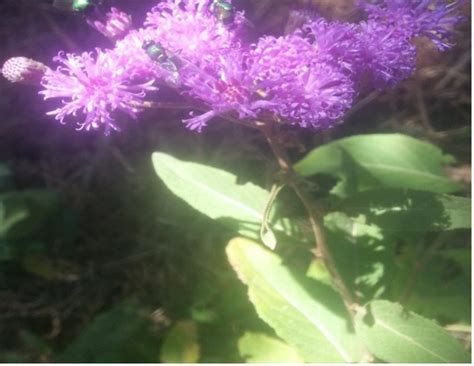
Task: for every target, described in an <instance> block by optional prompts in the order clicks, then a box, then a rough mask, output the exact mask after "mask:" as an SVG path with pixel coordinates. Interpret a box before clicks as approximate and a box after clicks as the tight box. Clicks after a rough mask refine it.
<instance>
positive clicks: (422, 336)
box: [355, 300, 470, 363]
mask: <svg viewBox="0 0 474 366" xmlns="http://www.w3.org/2000/svg"><path fill="white" fill-rule="evenodd" d="M364 309H365V314H364V311H360V312H359V313H358V314H357V315H356V317H355V324H356V331H357V334H358V335H359V336H360V337H361V338H362V340H363V341H364V343H365V345H366V346H367V348H368V349H369V351H370V352H371V353H372V354H374V355H375V356H376V357H378V358H380V359H382V360H384V361H387V362H396V363H440V362H442V363H444V362H446V363H459V362H466V363H467V362H470V356H469V354H468V353H467V351H466V350H465V349H464V348H463V347H462V345H461V344H460V343H459V342H458V341H457V340H456V339H454V338H453V337H452V336H451V335H449V334H448V333H447V332H446V331H445V330H444V329H443V328H441V327H440V326H439V325H437V324H436V323H434V322H433V321H431V320H428V319H425V318H423V317H421V316H419V315H417V314H415V313H412V312H410V311H407V310H405V309H403V308H402V306H400V305H399V304H396V303H392V302H389V301H385V300H376V301H372V302H370V303H369V304H367V305H366V306H365V308H364Z"/></svg>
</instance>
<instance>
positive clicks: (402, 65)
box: [354, 20, 416, 90]
mask: <svg viewBox="0 0 474 366" xmlns="http://www.w3.org/2000/svg"><path fill="white" fill-rule="evenodd" d="M356 44H357V45H358V47H359V56H358V63H357V64H356V69H355V73H354V74H355V76H356V80H357V82H359V83H360V82H361V81H366V82H369V83H370V85H371V86H373V87H374V88H375V89H379V90H381V89H384V88H387V87H388V88H390V87H393V86H395V85H396V84H398V83H399V82H400V81H402V80H404V79H406V78H408V77H409V76H410V75H411V74H412V73H413V71H414V70H415V66H416V47H415V46H414V45H413V44H412V43H411V42H410V40H409V39H407V37H406V36H405V35H404V33H400V32H399V31H398V27H395V26H393V25H389V24H385V23H381V22H378V21H375V20H368V21H366V22H361V23H360V24H359V34H358V38H357V40H356ZM357 78H358V79H357Z"/></svg>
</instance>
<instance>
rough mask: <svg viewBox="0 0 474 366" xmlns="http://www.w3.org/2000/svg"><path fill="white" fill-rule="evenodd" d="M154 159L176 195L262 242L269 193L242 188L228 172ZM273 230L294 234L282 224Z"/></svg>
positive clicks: (155, 156) (160, 155)
mask: <svg viewBox="0 0 474 366" xmlns="http://www.w3.org/2000/svg"><path fill="white" fill-rule="evenodd" d="M152 159H153V165H154V167H155V171H156V173H157V174H158V176H159V177H160V178H161V179H162V180H163V182H164V183H165V184H166V186H167V187H168V188H169V189H170V190H171V191H172V192H173V193H174V194H175V195H177V196H178V197H180V198H181V199H183V200H185V201H186V202H187V203H188V204H189V205H190V206H192V207H193V208H195V209H196V210H198V211H200V212H201V213H203V214H204V215H206V216H209V217H210V218H212V219H222V220H223V221H224V222H225V223H227V224H230V225H232V226H234V227H235V225H237V230H238V232H239V234H241V235H244V236H249V237H252V238H255V239H258V238H259V234H258V233H259V230H260V223H261V221H262V219H263V211H264V208H265V205H266V203H267V200H268V198H269V192H268V191H266V190H264V189H263V188H260V187H258V186H256V185H254V184H252V183H246V184H238V183H237V177H236V176H235V175H234V174H231V173H228V172H226V171H223V170H220V169H216V168H213V167H209V166H206V165H202V164H198V163H193V162H186V161H181V160H178V159H176V158H174V157H172V156H170V155H167V154H164V153H158V152H156V153H153V156H152ZM272 229H274V230H277V231H280V232H285V231H286V232H288V231H289V230H293V229H292V228H290V227H289V226H286V223H285V222H284V221H282V220H280V221H279V222H276V223H274V224H273V225H272Z"/></svg>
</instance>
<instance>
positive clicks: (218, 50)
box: [2, 0, 469, 362]
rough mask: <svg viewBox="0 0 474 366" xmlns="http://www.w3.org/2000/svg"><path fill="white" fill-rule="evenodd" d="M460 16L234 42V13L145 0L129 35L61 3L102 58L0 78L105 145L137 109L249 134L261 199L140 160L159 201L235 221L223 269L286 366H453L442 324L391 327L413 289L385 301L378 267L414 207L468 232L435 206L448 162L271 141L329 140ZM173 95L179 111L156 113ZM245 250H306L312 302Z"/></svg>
mask: <svg viewBox="0 0 474 366" xmlns="http://www.w3.org/2000/svg"><path fill="white" fill-rule="evenodd" d="M464 3H465V1H462V0H453V1H450V2H446V1H443V0H376V1H362V0H361V1H357V4H356V10H357V12H358V14H359V16H358V19H357V21H351V22H349V21H340V20H328V19H325V18H324V17H322V16H320V15H319V14H317V13H316V12H314V11H311V10H310V9H306V8H301V9H293V10H292V11H291V13H290V14H291V18H292V19H291V22H289V24H290V23H291V24H292V26H291V27H288V28H287V29H286V30H285V32H284V34H280V35H274V34H273V35H261V36H260V37H256V38H255V39H253V40H252V41H247V40H246V39H247V38H248V37H245V36H244V35H245V33H246V32H247V31H248V30H249V28H250V29H251V28H252V27H254V25H252V23H251V22H250V21H249V20H247V19H246V15H245V13H244V12H243V11H240V10H238V9H237V7H236V5H235V4H233V3H232V1H231V0H162V1H157V4H156V5H155V6H154V7H153V8H151V9H150V10H149V12H148V13H147V15H146V19H145V21H144V23H143V25H142V27H139V28H135V29H134V28H133V22H132V19H131V17H130V16H129V15H127V14H126V13H124V12H122V11H121V10H119V9H117V8H113V7H112V8H110V9H108V8H106V7H105V4H106V1H93V0H85V1H78V0H71V2H67V4H70V5H71V4H72V5H71V6H72V9H73V10H74V11H78V10H79V11H81V12H84V16H85V18H86V20H87V23H88V24H89V25H90V26H92V27H93V28H95V29H96V30H97V31H98V32H100V33H102V34H103V35H104V36H105V37H107V38H108V39H109V40H110V41H111V42H112V44H111V46H110V47H109V48H107V49H105V48H104V49H101V48H96V49H95V51H92V52H83V53H81V54H72V53H65V52H63V51H60V52H59V53H58V55H57V56H56V57H54V59H53V62H55V63H56V67H53V66H47V65H44V64H42V63H40V62H37V61H34V60H31V59H28V58H25V57H15V58H12V59H9V60H7V61H6V62H5V64H4V65H3V68H2V74H3V76H4V77H5V78H6V79H8V80H9V81H12V82H18V83H26V84H33V85H36V86H39V87H40V88H41V90H40V91H39V94H40V95H41V96H43V98H44V99H50V100H53V101H54V102H55V103H57V104H56V108H54V109H53V110H51V111H49V112H48V113H47V114H48V115H49V116H52V117H54V119H56V120H58V121H59V122H60V123H61V124H65V123H68V122H69V121H75V123H76V124H77V130H78V131H88V132H91V131H96V130H97V131H100V132H103V133H105V134H106V135H109V134H111V133H114V132H118V131H120V130H121V128H120V127H121V126H120V123H119V122H118V121H121V120H122V118H121V117H120V116H121V115H123V116H125V119H138V116H139V115H140V113H142V112H143V111H144V110H146V109H160V108H170V107H171V108H175V107H176V108H180V109H183V108H184V109H186V110H187V112H188V115H186V117H185V118H183V120H182V122H183V123H184V125H185V127H186V128H188V129H189V130H191V131H195V132H199V133H201V132H203V131H206V129H205V128H206V126H208V125H210V124H211V123H224V122H225V123H227V122H228V123H236V124H239V125H244V126H245V127H249V128H253V129H256V130H258V131H259V132H261V133H262V134H263V136H264V137H265V139H266V141H267V142H268V143H269V146H270V148H271V150H272V152H273V154H274V156H275V158H276V161H277V163H278V167H279V170H280V171H279V174H278V175H277V177H276V179H275V183H273V186H272V187H271V189H270V190H269V191H266V190H263V189H262V188H260V187H257V186H254V185H252V184H246V185H239V184H236V183H235V181H236V177H235V176H234V175H232V174H230V173H227V172H224V171H221V170H218V169H215V168H211V167H207V166H203V165H200V164H195V163H189V162H183V161H180V160H178V159H176V158H174V157H171V156H169V155H166V154H163V153H155V154H154V155H153V163H154V167H155V170H156V172H157V174H158V175H159V176H160V178H161V179H162V180H163V181H164V183H165V184H166V185H167V186H168V187H169V188H170V189H171V191H173V192H174V193H175V194H176V195H178V196H180V197H181V198H183V199H184V200H186V201H187V202H188V203H189V204H190V205H191V206H192V207H194V208H195V209H197V210H198V211H200V212H201V213H204V214H205V215H207V216H209V217H211V218H212V219H228V220H230V221H232V223H233V224H235V225H234V229H235V227H237V231H238V233H239V234H240V235H242V236H244V237H245V238H238V239H234V240H232V241H231V242H230V244H229V245H228V247H227V249H226V250H227V255H228V258H229V261H230V263H231V265H232V267H233V268H234V269H235V271H236V272H237V273H238V275H239V279H241V280H242V281H243V282H244V283H245V284H246V285H247V286H248V291H249V298H250V301H251V302H252V303H253V305H254V306H255V308H256V309H257V312H258V315H259V316H260V317H261V318H262V319H263V320H264V321H265V322H267V323H268V324H269V325H270V326H271V327H272V328H273V329H274V330H275V331H276V334H277V335H278V336H279V337H280V338H282V339H283V340H284V341H285V342H286V343H287V344H288V345H286V344H285V345H284V346H285V347H288V348H285V350H286V351H287V352H289V353H291V354H292V355H296V356H295V358H294V359H293V360H292V361H294V360H295V359H296V360H299V361H301V360H304V361H307V362H361V361H374V360H383V361H387V362H418V361H419V362H440V361H443V362H465V360H466V359H467V358H468V356H466V352H465V350H464V349H463V348H462V346H460V345H459V344H458V343H457V342H456V340H454V339H453V338H452V337H450V336H449V335H448V334H446V333H445V332H444V330H443V329H441V327H440V326H439V325H437V324H435V323H434V322H431V321H430V320H427V319H425V318H423V317H421V316H418V315H416V314H412V313H410V314H409V316H408V318H404V317H403V316H402V315H401V314H402V313H401V312H402V307H401V306H400V305H399V304H396V303H395V300H400V302H404V300H406V299H405V297H408V295H409V293H410V291H412V289H411V287H410V286H411V285H410V286H408V287H407V288H408V289H407V290H405V291H402V293H401V294H400V293H399V292H396V291H395V290H393V291H394V293H396V294H397V296H395V295H393V294H392V293H390V291H389V287H390V286H389V285H385V283H383V281H387V282H389V280H388V279H387V278H388V275H387V273H388V272H389V268H390V263H387V261H386V258H382V257H383V256H384V255H385V254H386V253H388V252H390V250H392V251H393V253H395V244H394V243H395V242H396V240H398V239H400V238H399V237H398V236H397V235H395V234H393V232H395V231H397V230H402V229H400V227H401V226H402V225H400V223H399V222H398V221H397V220H393V217H395V216H396V215H402V216H401V217H402V219H400V220H401V221H403V223H404V224H406V225H408V226H410V219H411V218H412V216H410V215H411V214H412V212H413V210H414V211H415V212H421V216H423V215H428V216H429V214H432V212H430V213H427V211H429V209H428V210H427V209H426V207H425V206H424V203H426V202H429V203H431V204H432V205H433V206H435V207H436V208H437V209H439V211H440V213H439V215H438V216H436V214H437V213H438V212H436V213H434V214H433V215H434V218H432V219H433V220H432V221H433V222H430V223H422V225H423V224H425V227H424V230H426V231H427V232H428V231H433V230H451V229H459V228H467V227H468V226H469V225H468V224H466V222H465V221H464V220H463V219H460V217H461V216H462V214H461V213H459V212H461V211H463V210H464V211H465V208H466V206H467V205H468V203H467V202H466V201H465V200H464V199H461V198H460V197H455V196H449V195H448V193H452V192H455V191H457V190H459V186H458V185H457V184H455V183H453V182H452V181H450V180H449V179H447V178H446V177H445V176H444V174H443V172H442V168H441V167H442V164H444V163H445V162H446V156H444V155H443V154H442V153H441V151H440V150H439V149H437V148H436V147H434V146H432V145H430V144H428V143H425V142H421V141H418V140H415V139H412V138H410V137H407V136H405V137H404V136H402V135H372V136H355V137H351V138H347V139H342V140H340V141H337V142H334V143H329V144H326V145H323V146H321V147H318V148H316V149H314V150H313V151H311V152H310V153H309V154H308V155H306V156H305V157H304V158H303V159H302V160H300V161H299V162H298V163H296V164H293V163H292V162H291V160H290V158H289V156H288V154H287V152H286V149H285V147H286V146H285V144H284V138H285V137H286V136H285V134H284V131H287V130H290V129H306V131H307V132H308V133H311V132H320V131H324V130H327V129H330V128H333V127H334V126H337V125H339V124H341V123H342V122H343V121H344V118H345V115H346V113H347V112H348V111H350V109H351V108H352V107H353V106H354V104H355V103H356V102H357V101H358V100H360V99H361V98H362V97H363V96H364V95H365V94H368V93H371V92H374V91H376V92H382V91H383V90H390V89H392V90H393V89H394V88H395V87H396V86H397V85H399V84H400V83H401V82H402V81H404V80H406V79H408V78H410V76H411V75H412V74H413V73H414V72H415V68H416V62H417V47H416V41H418V40H420V39H423V40H424V41H428V42H431V43H432V44H433V45H434V47H436V48H437V49H438V50H439V51H440V52H444V51H447V50H448V49H449V48H450V47H451V46H452V45H453V44H454V40H455V29H456V26H457V25H458V24H459V23H461V22H462V21H463V19H464V17H463V16H462V15H461V8H462V5H463V4H464ZM170 91H172V92H173V93H175V94H176V96H179V98H180V100H182V101H183V103H182V104H175V103H170V102H168V101H167V100H166V99H165V98H164V96H165V95H166V93H169V92H170ZM381 146H382V147H381ZM315 174H326V175H329V176H331V177H332V178H334V179H336V180H338V181H339V183H338V184H337V185H336V186H335V187H333V189H332V190H331V191H330V192H327V196H328V197H329V198H328V201H329V202H330V204H332V205H333V208H334V207H336V208H337V209H334V210H332V211H331V212H328V210H327V209H326V207H323V205H322V204H321V203H320V202H319V201H317V200H315V199H314V194H313V192H312V191H311V189H310V188H308V187H310V184H308V182H307V181H305V178H308V177H310V176H313V175H315ZM283 187H289V188H291V190H292V192H293V193H294V194H295V196H296V197H297V198H298V199H299V201H300V202H301V203H302V205H303V207H304V208H305V211H306V215H307V218H308V222H309V225H307V226H309V228H308V227H307V229H308V230H306V231H309V232H310V235H308V233H307V232H306V231H305V230H304V225H297V220H296V219H294V218H283V217H281V215H279V214H278V213H277V209H276V208H275V205H274V203H275V201H276V200H277V198H278V195H279V192H280V191H281V190H282V189H283ZM193 190H196V191H193ZM387 192H388V193H387ZM201 196H203V197H204V198H202V197H201ZM387 197H388V198H387ZM390 197H395V198H394V199H393V200H390V199H389V198H390ZM334 202H336V203H334ZM450 205H452V206H450ZM456 205H458V206H456ZM453 207H454V208H453ZM460 207H461V208H460ZM403 215H405V216H403ZM430 218H431V217H430ZM395 221H397V222H395ZM295 226H298V227H301V226H302V227H303V229H302V230H298V229H296V230H295ZM413 230H418V229H413ZM420 230H421V229H420ZM309 237H310V238H309ZM250 239H252V240H260V241H261V242H262V243H263V244H264V245H265V246H266V247H268V248H269V249H271V250H272V251H274V250H275V249H276V248H278V246H279V245H280V243H281V242H282V241H288V240H289V239H291V240H293V241H295V242H298V243H301V244H302V245H306V243H308V242H310V243H311V245H313V244H314V248H313V249H312V253H313V254H314V258H313V261H312V263H311V268H312V270H313V274H312V277H313V278H314V279H316V280H317V283H318V286H319V289H317V290H315V292H314V293H312V292H310V291H309V290H308V289H307V288H305V287H304V286H303V285H301V283H299V282H298V281H297V280H296V279H295V278H294V277H293V275H292V272H291V271H290V270H289V269H288V268H287V267H286V264H282V262H281V260H280V258H279V257H278V255H277V254H275V253H273V252H271V251H269V250H267V249H265V248H262V246H260V245H257V244H256V243H255V242H253V241H251V240H250ZM277 244H278V245H277ZM352 244H355V245H354V248H356V249H355V250H361V251H362V252H361V253H363V254H364V260H365V261H366V262H364V265H363V266H362V267H363V269H362V271H366V272H368V273H366V272H363V273H358V274H357V275H353V276H351V274H348V272H347V271H346V269H347V268H345V264H347V253H349V251H350V250H352V247H351V245H352ZM390 253H391V252H390ZM365 254H367V255H365ZM393 256H395V255H393ZM267 270H268V271H267ZM392 279H393V278H392ZM397 280H398V281H400V280H399V279H397ZM395 282H396V281H395V280H393V283H395ZM390 283H392V282H390ZM396 283H398V282H396ZM407 294H408V295H407ZM318 296H319V297H318ZM394 297H396V299H394ZM330 303H331V304H332V305H334V306H332V305H328V304H330ZM404 305H405V304H404ZM408 309H410V310H418V309H413V308H411V307H409V308H408ZM286 312H287V313H288V317H289V319H290V321H289V322H285V314H286ZM387 314H389V315H387ZM390 314H391V315H390ZM427 316H428V315H427ZM407 319H408V320H407ZM419 329H421V331H419V332H418V330H419ZM431 336H432V337H431ZM430 337H431V338H430ZM379 340H380V342H379ZM280 346H281V345H280ZM290 346H291V347H290ZM438 346H439V349H438V348H437V347H438ZM315 348H316V350H315ZM404 348H406V352H400V354H398V353H397V352H398V351H397V349H404ZM288 349H290V350H291V352H290V351H288ZM292 352H294V353H292Z"/></svg>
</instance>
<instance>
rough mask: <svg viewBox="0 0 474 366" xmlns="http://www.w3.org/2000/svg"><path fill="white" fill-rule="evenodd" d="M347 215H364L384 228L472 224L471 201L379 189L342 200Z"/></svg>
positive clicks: (401, 231) (435, 228) (423, 228)
mask: <svg viewBox="0 0 474 366" xmlns="http://www.w3.org/2000/svg"><path fill="white" fill-rule="evenodd" d="M341 208H342V209H343V210H344V211H346V212H348V213H350V214H364V215H366V216H367V218H368V220H369V222H373V223H375V224H376V225H378V226H379V227H381V228H383V229H384V230H385V231H390V232H392V233H394V234H396V235H405V233H406V232H408V231H439V230H453V229H467V228H470V227H471V200H470V199H468V198H464V197H456V196H451V195H447V194H436V193H431V192H422V191H410V190H400V189H379V190H373V191H369V192H362V193H359V194H356V195H354V196H353V197H350V198H349V199H347V200H345V201H343V202H342V203H341V206H340V209H341Z"/></svg>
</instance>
